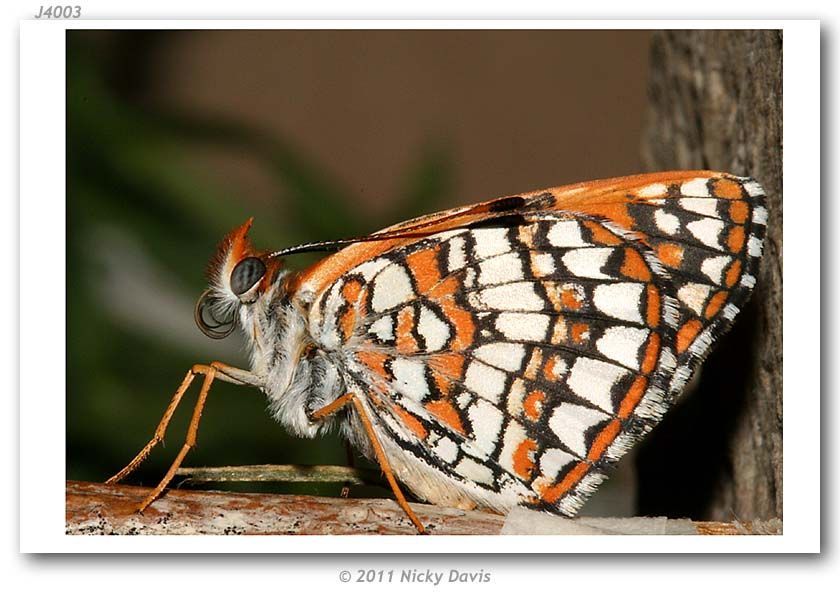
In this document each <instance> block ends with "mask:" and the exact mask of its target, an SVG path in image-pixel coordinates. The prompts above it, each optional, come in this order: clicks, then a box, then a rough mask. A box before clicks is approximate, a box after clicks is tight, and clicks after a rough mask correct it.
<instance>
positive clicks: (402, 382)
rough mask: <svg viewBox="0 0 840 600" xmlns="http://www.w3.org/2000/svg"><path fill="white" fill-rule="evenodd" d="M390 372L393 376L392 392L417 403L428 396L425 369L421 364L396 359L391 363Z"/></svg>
mask: <svg viewBox="0 0 840 600" xmlns="http://www.w3.org/2000/svg"><path fill="white" fill-rule="evenodd" d="M391 371H392V372H393V374H394V390H396V391H397V392H398V393H400V394H402V395H403V396H405V397H406V398H409V399H412V400H418V401H419V400H422V399H423V398H425V397H426V396H428V395H429V384H428V383H427V382H426V367H425V365H423V363H421V362H418V361H414V360H408V359H406V358H397V359H395V360H394V361H393V362H392V363H391Z"/></svg>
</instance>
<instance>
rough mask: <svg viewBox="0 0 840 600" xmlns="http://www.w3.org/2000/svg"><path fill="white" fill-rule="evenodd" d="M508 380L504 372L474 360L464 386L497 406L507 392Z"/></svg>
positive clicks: (468, 369)
mask: <svg viewBox="0 0 840 600" xmlns="http://www.w3.org/2000/svg"><path fill="white" fill-rule="evenodd" d="M506 379H507V377H506V375H505V372H504V371H500V370H499V369H495V368H493V367H490V366H488V365H485V364H484V363H480V362H478V361H475V360H474V361H472V362H471V363H470V366H469V367H467V373H466V376H465V378H464V385H466V387H467V389H469V390H472V391H473V392H475V393H476V394H478V395H479V396H481V397H482V398H485V399H486V400H490V401H491V402H493V403H494V404H495V403H497V402H498V401H499V398H500V397H501V395H502V392H504V390H505V381H506Z"/></svg>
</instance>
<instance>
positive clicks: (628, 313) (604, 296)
mask: <svg viewBox="0 0 840 600" xmlns="http://www.w3.org/2000/svg"><path fill="white" fill-rule="evenodd" d="M643 292H644V285H642V284H641V283H625V282H623V283H605V284H602V285H599V286H597V287H596V288H595V292H594V293H593V295H592V300H593V302H594V303H595V307H596V308H597V309H598V310H600V311H601V312H602V313H604V314H606V315H609V316H611V317H615V318H616V319H621V320H623V321H630V322H633V323H641V324H644V320H643V319H642V313H641V310H640V306H641V299H642V293H643Z"/></svg>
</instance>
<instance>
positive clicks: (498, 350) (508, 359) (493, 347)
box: [475, 342, 525, 372]
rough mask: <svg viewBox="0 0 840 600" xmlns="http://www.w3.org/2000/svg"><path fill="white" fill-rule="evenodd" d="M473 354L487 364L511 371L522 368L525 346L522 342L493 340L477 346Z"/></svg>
mask: <svg viewBox="0 0 840 600" xmlns="http://www.w3.org/2000/svg"><path fill="white" fill-rule="evenodd" d="M475 356H476V357H477V358H479V359H480V360H481V361H482V362H485V363H487V364H489V365H492V366H494V367H498V368H499V369H503V370H505V371H508V372H513V371H518V370H519V369H521V368H522V360H523V359H524V358H525V346H523V345H522V344H509V343H505V342H494V343H492V344H485V345H484V346H479V347H478V348H477V349H476V350H475Z"/></svg>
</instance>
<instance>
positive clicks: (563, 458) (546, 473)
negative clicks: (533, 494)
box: [540, 448, 575, 483]
mask: <svg viewBox="0 0 840 600" xmlns="http://www.w3.org/2000/svg"><path fill="white" fill-rule="evenodd" d="M573 460H575V457H574V456H573V455H571V454H569V453H568V452H566V451H565V450H561V449H560V448H549V449H548V450H546V451H545V452H543V455H542V456H541V457H540V475H542V476H543V477H545V479H546V481H547V482H549V483H553V482H554V480H555V479H557V474H558V473H559V472H560V471H561V470H562V469H563V467H565V466H566V465H568V464H569V463H570V462H572V461H573Z"/></svg>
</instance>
